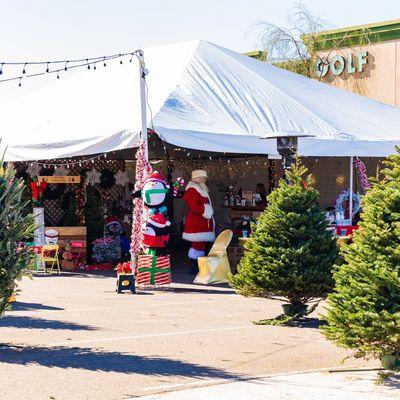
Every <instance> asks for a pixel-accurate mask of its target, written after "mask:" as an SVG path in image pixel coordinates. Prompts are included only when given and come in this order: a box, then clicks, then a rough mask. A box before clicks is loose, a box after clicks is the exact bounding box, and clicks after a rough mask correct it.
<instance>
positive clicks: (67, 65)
mask: <svg viewBox="0 0 400 400" xmlns="http://www.w3.org/2000/svg"><path fill="white" fill-rule="evenodd" d="M138 54H139V50H136V51H134V52H130V53H122V54H114V55H110V56H101V57H92V58H84V59H80V60H63V61H61V60H56V61H32V62H15V63H12V62H0V71H1V72H0V74H1V75H3V74H4V70H3V68H4V65H14V66H15V65H23V71H22V75H18V76H13V77H11V78H5V79H0V83H1V82H10V81H15V80H19V86H21V80H22V79H26V78H33V77H37V76H43V75H48V74H54V73H57V77H58V78H59V73H60V72H63V71H68V70H70V69H75V68H80V67H86V68H88V69H90V65H92V66H94V69H96V64H98V63H104V66H106V64H105V62H106V61H111V60H115V59H118V58H123V57H126V56H131V59H130V60H129V62H132V59H133V57H134V56H136V57H137V58H138ZM77 63H79V64H77ZM51 64H63V66H62V67H59V68H57V69H53V70H51V69H50V66H51ZM71 64H72V65H71ZM28 65H44V66H45V68H46V70H45V71H44V72H37V73H33V74H26V69H27V66H28Z"/></svg>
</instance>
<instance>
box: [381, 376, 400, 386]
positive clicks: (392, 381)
mask: <svg viewBox="0 0 400 400" xmlns="http://www.w3.org/2000/svg"><path fill="white" fill-rule="evenodd" d="M383 384H384V385H385V386H386V387H388V388H390V389H392V390H395V389H396V390H398V389H400V373H396V374H395V375H393V376H391V377H390V378H388V379H386V380H385V382H384V383H383Z"/></svg>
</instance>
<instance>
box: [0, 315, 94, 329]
mask: <svg viewBox="0 0 400 400" xmlns="http://www.w3.org/2000/svg"><path fill="white" fill-rule="evenodd" d="M0 327H7V328H10V327H11V328H23V329H66V330H70V331H94V330H97V328H95V327H93V326H90V325H80V324H75V323H73V322H64V321H57V320H51V319H42V318H32V317H24V316H19V315H7V316H5V317H3V318H1V319H0Z"/></svg>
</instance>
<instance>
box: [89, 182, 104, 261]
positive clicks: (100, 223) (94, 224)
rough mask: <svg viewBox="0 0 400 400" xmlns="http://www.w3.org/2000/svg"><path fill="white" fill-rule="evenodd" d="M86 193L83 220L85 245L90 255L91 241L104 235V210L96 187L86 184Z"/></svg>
mask: <svg viewBox="0 0 400 400" xmlns="http://www.w3.org/2000/svg"><path fill="white" fill-rule="evenodd" d="M86 195H87V198H86V205H85V220H86V227H87V246H88V254H89V257H91V254H92V243H93V242H94V241H95V240H96V239H98V238H101V237H103V235H104V212H103V207H102V203H101V196H100V193H99V191H98V190H97V189H95V188H94V187H91V186H88V187H87V189H86Z"/></svg>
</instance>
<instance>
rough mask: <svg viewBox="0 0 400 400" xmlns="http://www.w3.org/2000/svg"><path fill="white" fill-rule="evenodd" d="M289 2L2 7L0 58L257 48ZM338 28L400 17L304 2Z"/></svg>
mask: <svg viewBox="0 0 400 400" xmlns="http://www.w3.org/2000/svg"><path fill="white" fill-rule="evenodd" d="M295 3H296V1H293V0H279V1H276V0H275V1H271V0H230V1H229V0H198V1H190V0H186V1H184V0H142V1H138V0H69V1H68V0H0V10H1V11H0V38H1V42H0V43H1V46H0V59H3V60H7V61H12V60H14V61H16V60H18V61H19V60H21V61H25V60H27V59H52V58H53V59H54V58H68V57H89V56H98V55H101V54H109V53H115V52H122V51H125V50H127V51H128V50H133V49H136V48H139V47H142V48H145V47H148V46H152V45H157V44H163V43H168V42H175V41H185V40H192V39H206V40H209V41H211V42H214V43H217V44H220V45H222V46H225V47H228V48H231V49H233V50H237V51H250V50H254V49H255V48H256V39H255V34H254V32H251V30H250V28H251V26H252V25H253V24H254V23H255V22H256V21H257V20H268V21H274V22H275V23H277V24H285V16H286V14H287V13H288V11H290V9H292V8H293V6H294V5H295ZM303 3H304V4H305V5H306V6H307V7H308V8H309V9H310V10H311V11H312V12H313V13H314V14H316V15H318V16H321V17H323V18H324V19H326V20H328V21H330V22H331V23H332V26H333V27H343V26H349V25H356V24H364V23H370V22H376V21H383V20H389V19H397V18H400V6H399V3H398V0H380V1H379V2H378V1H376V0H353V1H349V0H335V1H332V0H305V1H303Z"/></svg>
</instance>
